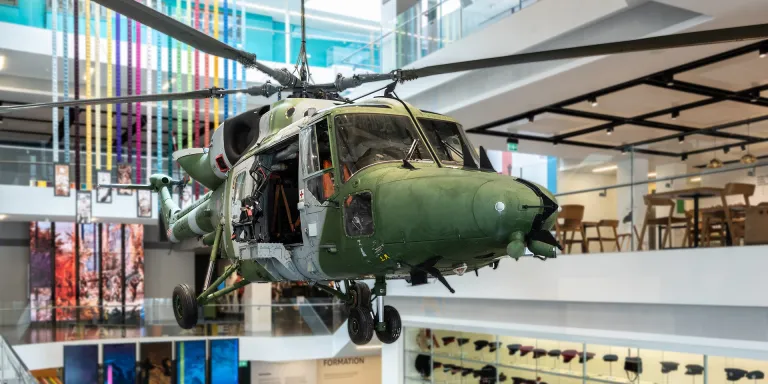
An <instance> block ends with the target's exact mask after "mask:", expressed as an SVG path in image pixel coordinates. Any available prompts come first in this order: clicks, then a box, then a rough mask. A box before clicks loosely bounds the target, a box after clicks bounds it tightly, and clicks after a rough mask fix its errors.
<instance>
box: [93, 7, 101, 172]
mask: <svg viewBox="0 0 768 384" xmlns="http://www.w3.org/2000/svg"><path fill="white" fill-rule="evenodd" d="M93 15H94V16H93V19H94V20H95V21H96V24H95V25H96V26H95V28H94V32H95V33H96V34H95V39H94V48H93V66H94V68H95V70H94V71H93V80H94V84H93V90H94V96H95V97H97V98H99V97H101V53H100V51H101V47H100V46H101V5H98V4H94V5H93ZM94 109H95V112H96V113H95V119H94V124H93V126H94V129H95V130H96V132H95V135H94V136H95V144H96V170H99V171H100V170H101V104H96V107H95V108H94ZM97 181H98V180H97Z"/></svg>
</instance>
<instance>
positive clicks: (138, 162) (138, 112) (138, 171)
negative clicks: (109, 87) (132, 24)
mask: <svg viewBox="0 0 768 384" xmlns="http://www.w3.org/2000/svg"><path fill="white" fill-rule="evenodd" d="M136 94H137V95H141V23H139V22H138V21H137V22H136ZM134 124H135V129H136V165H135V167H134V168H136V178H135V179H134V180H136V182H137V183H140V182H141V180H142V178H141V102H138V103H136V120H135V121H134Z"/></svg>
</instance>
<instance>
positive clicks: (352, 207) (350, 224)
mask: <svg viewBox="0 0 768 384" xmlns="http://www.w3.org/2000/svg"><path fill="white" fill-rule="evenodd" d="M344 230H345V231H346V233H347V236H349V237H357V236H370V235H373V207H372V199H371V193H370V192H367V191H366V192H360V193H356V194H354V195H350V196H349V197H347V198H346V199H345V200H344Z"/></svg>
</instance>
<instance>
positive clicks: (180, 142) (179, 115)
mask: <svg viewBox="0 0 768 384" xmlns="http://www.w3.org/2000/svg"><path fill="white" fill-rule="evenodd" d="M181 17H182V14H181V1H179V2H177V3H176V20H178V21H182V19H181ZM186 49H187V46H186V44H183V43H181V42H177V44H176V86H178V87H179V92H183V91H184V82H183V79H182V77H181V76H182V73H181V51H182V50H186ZM181 108H182V103H181V100H179V101H177V102H176V149H177V150H181V149H183V148H184V121H183V118H184V113H183V110H182V109H181Z"/></svg>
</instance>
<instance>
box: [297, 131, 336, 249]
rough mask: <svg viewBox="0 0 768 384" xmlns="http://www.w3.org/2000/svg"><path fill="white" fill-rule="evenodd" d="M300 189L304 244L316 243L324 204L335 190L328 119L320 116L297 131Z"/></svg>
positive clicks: (325, 209)
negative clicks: (304, 235) (298, 132)
mask: <svg viewBox="0 0 768 384" xmlns="http://www.w3.org/2000/svg"><path fill="white" fill-rule="evenodd" d="M299 135H300V146H299V148H300V153H301V166H300V167H299V168H300V172H301V174H300V180H301V181H300V182H299V184H300V188H301V189H300V190H299V207H300V212H301V223H302V231H304V233H305V234H306V235H307V236H306V237H305V244H306V245H312V244H314V245H315V246H317V245H316V244H317V241H318V240H319V237H320V233H321V232H322V226H323V223H324V222H325V214H326V211H327V209H328V204H324V203H325V202H326V201H328V199H329V198H330V197H331V196H333V195H334V194H335V191H336V187H335V185H336V184H335V182H336V180H335V178H334V176H335V172H334V168H333V162H332V160H331V143H330V136H329V133H328V121H327V120H326V119H323V120H320V121H318V122H317V123H315V124H314V125H311V126H308V127H305V128H303V129H302V130H301V132H300V134H299Z"/></svg>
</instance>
